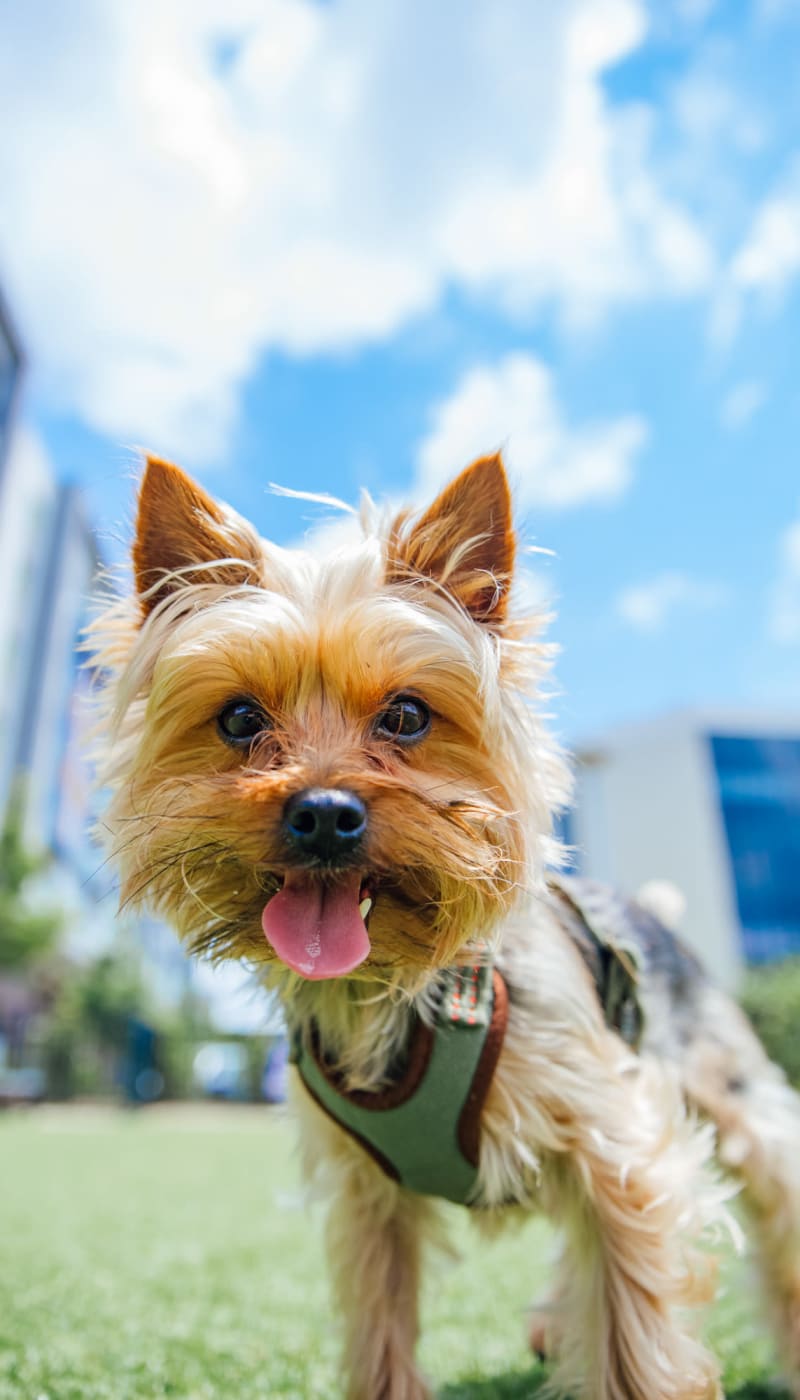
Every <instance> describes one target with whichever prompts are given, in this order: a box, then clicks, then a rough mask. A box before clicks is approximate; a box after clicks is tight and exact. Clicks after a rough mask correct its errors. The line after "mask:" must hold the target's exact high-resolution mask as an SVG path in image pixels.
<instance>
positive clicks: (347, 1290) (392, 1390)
mask: <svg viewBox="0 0 800 1400" xmlns="http://www.w3.org/2000/svg"><path fill="white" fill-rule="evenodd" d="M304 1099H305V1103H303V1104H302V1105H301V1104H298V1108H300V1109H301V1120H302V1128H303V1146H304V1157H305V1160H306V1165H307V1166H309V1167H310V1168H311V1170H310V1173H309V1174H310V1175H317V1174H318V1173H316V1172H315V1171H314V1167H315V1166H317V1165H318V1164H319V1162H320V1160H321V1161H322V1163H323V1168H324V1172H325V1184H326V1187H327V1189H328V1190H329V1191H330V1192H331V1194H332V1200H331V1206H330V1212H329V1215H328V1227H327V1247H328V1257H329V1264H330V1272H331V1278H332V1283H333V1294H334V1300H335V1303H336V1306H337V1311H338V1312H339V1313H340V1315H341V1316H342V1317H343V1319H344V1327H345V1370H346V1373H347V1382H348V1385H347V1392H346V1393H347V1396H348V1400H428V1397H429V1396H430V1391H429V1389H428V1387H427V1385H426V1383H425V1381H424V1379H423V1377H422V1375H421V1373H420V1372H419V1371H418V1369H417V1367H416V1364H415V1360H414V1350H415V1346H416V1341H417V1335H418V1332H419V1322H418V1307H417V1294H418V1288H419V1274H420V1262H421V1253H422V1246H423V1243H424V1242H427V1239H430V1238H432V1237H435V1235H436V1234H437V1217H436V1211H435V1207H434V1205H433V1204H432V1202H430V1201H428V1200H426V1199H425V1198H424V1197H421V1196H415V1195H413V1194H412V1193H411V1192H409V1191H404V1190H403V1189H402V1187H400V1186H398V1185H397V1184H396V1183H395V1182H393V1181H391V1180H390V1179H389V1178H388V1177H387V1176H386V1175H385V1174H384V1172H383V1171H382V1170H381V1168H380V1167H378V1166H377V1165H376V1164H375V1163H374V1162H373V1161H372V1159H371V1158H370V1157H369V1156H368V1154H367V1153H366V1151H365V1150H364V1149H363V1148H362V1147H360V1146H359V1145H358V1143H356V1142H355V1141H354V1140H353V1139H352V1138H351V1137H349V1136H348V1135H347V1133H345V1132H343V1131H342V1129H341V1128H339V1127H337V1126H335V1125H334V1124H333V1123H331V1121H330V1119H328V1118H327V1117H326V1115H325V1114H324V1113H322V1112H321V1110H320V1109H319V1108H317V1106H316V1105H315V1104H314V1103H313V1102H312V1101H311V1100H310V1099H309V1098H308V1096H307V1095H304ZM309 1130H310V1132H311V1136H309Z"/></svg>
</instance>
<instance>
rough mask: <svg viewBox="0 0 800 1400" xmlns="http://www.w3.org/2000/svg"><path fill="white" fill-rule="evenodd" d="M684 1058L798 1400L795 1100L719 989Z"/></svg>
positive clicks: (799, 1170)
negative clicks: (739, 1209) (746, 1230)
mask: <svg viewBox="0 0 800 1400" xmlns="http://www.w3.org/2000/svg"><path fill="white" fill-rule="evenodd" d="M703 1012H704V1014H703V1019H702V1022H701V1024H700V1027H699V1029H698V1033H697V1034H696V1035H695V1037H694V1038H693V1039H692V1041H691V1043H690V1045H689V1046H688V1048H687V1051H686V1058H685V1065H684V1073H685V1078H686V1089H687V1093H688V1095H689V1097H690V1098H691V1099H693V1100H694V1102H695V1103H696V1104H697V1105H698V1107H700V1108H701V1109H702V1111H703V1112H704V1113H705V1114H707V1115H708V1117H709V1118H712V1119H713V1120H714V1123H715V1125H716V1128H717V1133H718V1137H719V1155H720V1160H721V1161H722V1162H723V1164H724V1165H725V1166H727V1167H728V1168H730V1170H731V1171H733V1172H734V1173H735V1175H736V1176H738V1178H739V1179H740V1181H741V1183H742V1186H743V1199H744V1202H745V1205H746V1206H747V1208H748V1211H749V1214H750V1216H751V1218H752V1221H753V1225H754V1234H755V1238H756V1241H757V1246H758V1251H759V1258H760V1264H761V1270H762V1274H763V1278H764V1284H765V1290H766V1293H767V1297H768V1299H769V1301H770V1303H771V1308H772V1314H773V1319H774V1324H775V1330H776V1333H777V1337H778V1342H779V1344H780V1346H781V1350H782V1352H783V1356H784V1360H785V1364H786V1365H787V1367H788V1368H789V1369H790V1372H791V1375H792V1379H793V1381H794V1385H795V1393H796V1394H798V1395H800V1097H798V1095H797V1094H796V1093H794V1091H793V1090H792V1089H790V1088H789V1086H788V1084H787V1083H786V1079H785V1077H784V1075H783V1072H782V1071H781V1070H780V1069H778V1068H777V1066H776V1065H773V1064H772V1063H771V1062H770V1060H769V1059H768V1058H767V1055H766V1053H765V1051H764V1049H763V1046H762V1045H761V1043H760V1042H759V1040H758V1039H757V1038H756V1036H755V1034H754V1033H753V1030H752V1028H751V1027H750V1024H749V1022H748V1021H747V1020H746V1019H745V1017H744V1016H743V1015H742V1013H741V1012H740V1010H739V1008H738V1007H736V1006H734V1005H733V1003H731V1002H730V1001H729V1000H728V998H727V997H725V996H723V994H722V993H721V992H718V991H716V989H712V990H709V991H708V993H707V994H706V996H705V998H704V1006H703Z"/></svg>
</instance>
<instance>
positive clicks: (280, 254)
mask: <svg viewBox="0 0 800 1400" xmlns="http://www.w3.org/2000/svg"><path fill="white" fill-rule="evenodd" d="M644 13H645V10H644V5H643V3H642V0H591V3H590V2H589V0H562V3H561V4H560V5H547V4H544V3H540V4H530V3H528V0H509V3H507V4H504V5H497V4H496V3H494V0H468V3H467V4H466V5H465V4H463V3H459V4H456V3H455V0H442V3H441V4H438V5H427V4H424V3H423V0H387V3H384V4H381V5H375V4H373V3H371V2H370V0H338V3H337V4H330V5H320V4H315V3H311V0H224V3H223V0H141V3H139V4H136V5H123V4H116V5H105V6H97V5H95V4H93V3H91V2H90V0H76V3H75V4H73V5H70V6H68V7H66V6H63V5H60V4H58V3H57V0H37V3H36V4H34V5H31V6H17V7H15V8H14V9H13V10H12V12H11V14H10V16H9V17H8V20H7V24H6V28H5V31H4V43H3V46H2V52H0V89H1V90H2V92H3V99H4V106H5V108H6V110H7V111H8V112H13V114H14V115H13V121H8V122H6V124H5V127H4V131H5V141H4V143H3V147H2V150H0V188H1V189H2V191H3V199H2V223H1V224H0V253H2V257H3V261H4V267H5V272H6V277H7V280H8V283H9V287H10V290H11V292H12V294H13V296H14V299H15V304H16V306H17V309H18V316H19V319H20V321H21V323H22V324H24V326H25V328H26V335H27V339H28V341H29V345H30V349H31V352H32V359H33V361H34V363H35V364H36V366H37V369H38V371H39V372H40V373H42V374H43V376H44V378H45V381H46V385H47V389H48V391H49V393H50V394H51V395H52V396H55V397H56V398H57V399H58V400H59V401H60V403H61V404H62V405H64V406H66V407H67V408H68V409H70V410H71V411H74V412H76V413H78V414H79V415H80V416H81V417H82V418H83V419H84V420H85V421H86V422H87V423H89V424H90V425H91V426H92V427H94V428H96V429H99V430H101V431H103V432H106V433H109V434H111V435H113V436H115V437H122V438H124V439H126V440H129V441H130V440H133V441H146V442H148V443H150V444H152V445H154V446H158V447H159V449H160V450H162V451H164V452H168V453H175V454H177V455H182V454H188V455H189V456H190V457H191V458H193V459H194V460H195V461H196V462H199V461H201V460H209V461H213V460H214V459H216V458H218V457H219V456H220V455H221V454H223V453H224V450H225V447H226V445H227V442H228V439H229V436H230V431H231V427H232V424H233V423H234V421H235V417H236V413H237V410H238V397H239V391H240V389H241V386H242V384H243V382H244V380H245V379H246V377H247V375H248V374H249V373H250V372H251V370H252V368H253V366H254V364H255V362H256V360H257V357H258V356H259V355H260V354H261V353H262V352H263V351H264V350H265V349H268V348H269V347H278V348H281V349H284V350H288V351H290V352H298V353H307V352H312V351H313V352H317V351H325V350H331V349H338V348H341V347H348V346H355V345H361V344H364V343H367V342H369V341H372V340H377V339H381V338H385V337H387V336H389V335H391V334H392V333H393V332H395V331H396V330H397V329H398V328H399V327H400V326H402V325H403V324H405V323H407V322H408V320H409V318H411V317H413V316H414V315H416V314H418V313H421V312H424V311H426V310H429V309H430V308H432V307H435V305H436V304H437V301H438V299H439V297H440V296H441V295H442V293H443V291H444V290H445V288H447V287H448V286H451V285H453V284H457V285H459V286H461V287H462V288H463V289H465V290H467V291H468V292H470V293H472V294H477V295H481V296H483V297H486V298H491V299H493V300H494V301H495V302H496V303H497V304H500V305H502V306H505V307H510V308H512V309H514V310H515V311H519V310H523V311H525V312H529V311H530V310H531V309H532V308H535V307H536V306H537V305H538V304H539V303H540V302H541V301H542V300H543V299H547V300H549V301H551V302H552V303H553V304H554V305H555V306H556V308H557V309H558V310H559V312H561V313H562V314H563V315H565V316H566V317H568V318H569V319H570V320H571V321H576V320H581V319H584V320H585V319H587V318H596V317H597V316H599V315H601V314H602V312H603V311H604V310H605V309H606V308H608V307H609V306H610V305H613V304H615V303H617V302H619V301H625V300H630V299H632V298H636V297H643V296H646V295H662V294H664V295H669V294H677V293H685V292H691V291H693V290H696V289H697V288H698V287H700V286H702V285H703V284H704V283H705V282H706V280H707V279H708V276H709V272H710V266H711V255H710V253H709V250H708V248H707V246H706V244H705V242H704V240H703V238H702V236H701V235H700V233H699V232H698V230H697V228H696V227H695V225H694V223H693V222H692V220H691V219H690V218H689V216H688V215H687V214H686V213H685V212H684V211H682V210H681V209H680V208H678V207H676V206H675V205H674V204H672V203H670V201H669V200H668V199H667V198H666V197H665V195H664V193H663V192H662V191H661V189H660V188H659V186H658V185H657V183H656V181H655V179H654V177H653V175H652V164H653V163H652V161H651V159H650V134H649V129H648V126H647V123H646V121H642V120H641V118H640V115H637V114H635V113H633V112H631V111H627V110H625V109H621V110H619V111H615V110H612V108H611V106H610V104H609V101H608V99H607V97H606V95H605V92H604V89H603V86H602V78H603V74H604V70H605V69H606V68H607V67H608V66H609V65H610V64H612V63H615V62H617V61H618V60H620V59H622V58H624V57H625V56H626V55H627V54H629V53H631V52H632V51H633V50H634V49H635V48H636V47H637V45H639V44H640V43H641V42H642V39H643V35H644V25H645V20H644ZM44 33H46V34H47V43H43V42H42V35H43V34H44Z"/></svg>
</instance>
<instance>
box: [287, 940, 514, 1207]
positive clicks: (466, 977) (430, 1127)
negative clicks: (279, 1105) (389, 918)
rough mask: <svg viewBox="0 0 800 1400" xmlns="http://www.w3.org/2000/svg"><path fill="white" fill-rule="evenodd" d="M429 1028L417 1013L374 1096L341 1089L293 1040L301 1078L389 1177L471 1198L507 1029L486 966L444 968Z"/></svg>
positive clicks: (502, 996) (498, 981) (314, 1051)
mask: <svg viewBox="0 0 800 1400" xmlns="http://www.w3.org/2000/svg"><path fill="white" fill-rule="evenodd" d="M439 985H440V991H441V996H440V1004H439V1011H438V1015H437V1017H436V1022H435V1026H434V1027H430V1026H427V1025H426V1024H425V1023H424V1022H423V1021H422V1020H420V1018H419V1017H416V1018H415V1024H414V1028H413V1030H412V1033H411V1039H410V1042H409V1046H408V1051H407V1055H406V1062H405V1066H404V1068H403V1071H402V1074H401V1075H400V1077H399V1079H397V1080H396V1081H395V1082H393V1083H392V1084H391V1085H390V1086H389V1087H388V1088H386V1089H384V1090H381V1091H380V1092H378V1093H369V1092H367V1091H363V1090H346V1089H344V1088H343V1087H342V1085H341V1082H340V1081H339V1079H338V1077H337V1076H336V1075H335V1074H334V1073H333V1071H332V1070H331V1069H330V1068H329V1067H328V1066H326V1064H325V1062H324V1060H323V1058H322V1056H321V1054H320V1049H319V1044H318V1041H317V1038H316V1037H315V1036H312V1037H311V1038H310V1040H309V1041H308V1043H306V1042H301V1043H300V1044H298V1045H297V1046H296V1049H295V1054H294V1059H295V1063H296V1065H297V1068H298V1070H299V1072H300V1076H301V1078H302V1080H303V1083H304V1085H305V1087H306V1089H307V1090H308V1092H309V1093H310V1094H311V1096H312V1098H313V1099H315V1100H316V1102H317V1103H318V1104H319V1106H320V1108H322V1109H323V1110H324V1111H325V1112H326V1113H327V1114H328V1115H329V1117H331V1118H333V1119H334V1121H335V1122H337V1123H338V1124H339V1126H340V1127H342V1128H344V1129H345V1130H346V1131H347V1132H349V1133H350V1135H351V1136H352V1137H354V1138H355V1139H356V1140H357V1141H358V1142H359V1143H360V1144H361V1146H362V1147H363V1148H364V1149H365V1151H367V1152H368V1153H369V1154H370V1156H371V1157H372V1158H373V1160H374V1161H376V1162H377V1163H378V1165H379V1166H380V1167H381V1168H382V1170H383V1171H384V1172H385V1173H386V1175H387V1176H389V1177H391V1178H392V1179H393V1180H394V1181H397V1182H399V1183H400V1184H401V1185H403V1186H405V1187H407V1188H408V1189H409V1190H412V1191H417V1192H420V1193H421V1194H423V1195H426V1196H441V1197H444V1199H445V1200H449V1201H455V1202H456V1203H457V1204H459V1205H466V1204H468V1203H469V1201H470V1199H471V1197H472V1196H473V1195H474V1192H475V1188H476V1186H477V1177H478V1155H479V1148H480V1119H481V1112H482V1109H483V1105H484V1102H485V1100H486V1095H487V1093H488V1091H489V1086H490V1084H491V1082H492V1076H493V1074H494V1070H495V1066H496V1064H497V1060H498V1057H499V1055H500V1050H501V1047H502V1044H503V1037H504V1035H505V1029H506V1022H507V1019H508V993H507V990H506V985H505V982H504V981H503V979H502V977H501V976H500V973H499V972H498V971H497V970H496V969H495V968H492V967H490V966H488V967H487V966H483V965H480V964H476V965H475V966H470V967H458V968H448V969H447V970H446V971H445V973H444V974H443V976H442V978H441V979H440V984H439Z"/></svg>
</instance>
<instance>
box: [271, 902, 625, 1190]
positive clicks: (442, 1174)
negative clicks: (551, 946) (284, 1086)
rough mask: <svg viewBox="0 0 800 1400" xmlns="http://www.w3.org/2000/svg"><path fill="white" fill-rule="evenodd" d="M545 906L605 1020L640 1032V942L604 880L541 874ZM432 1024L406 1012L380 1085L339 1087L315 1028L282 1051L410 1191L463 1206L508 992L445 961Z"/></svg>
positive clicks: (475, 969) (492, 975)
mask: <svg viewBox="0 0 800 1400" xmlns="http://www.w3.org/2000/svg"><path fill="white" fill-rule="evenodd" d="M548 883H549V886H550V904H551V912H552V913H553V914H554V915H555V917H556V918H557V919H558V922H559V923H560V925H561V927H562V929H563V930H564V932H566V933H567V934H568V935H569V937H570V938H571V939H572V941H573V943H574V944H575V946H576V947H577V948H578V951H579V952H580V954H581V956H582V957H583V959H584V962H585V963H586V965H587V968H588V970H589V972H590V974H591V976H592V978H593V980H594V983H595V986H596V988H597V994H598V997H599V999H600V1002H601V1005H602V1007H603V1012H604V1015H605V1019H606V1023H607V1024H608V1025H609V1026H610V1027H611V1028H612V1029H613V1030H615V1031H617V1033H618V1034H619V1035H621V1036H622V1038H623V1039H624V1040H625V1041H627V1042H628V1043H629V1044H631V1045H633V1046H634V1047H635V1046H637V1045H638V1043H639V1040H640V1039H641V1035H642V1030H643V1019H642V1011H641V1006H640V1002H639V997H638V980H639V969H640V949H639V947H638V946H637V939H636V930H635V928H634V927H633V926H632V925H631V922H630V918H629V916H628V915H627V913H626V912H625V909H624V906H622V905H621V904H620V903H619V902H618V901H616V900H615V899H614V897H613V895H612V893H611V892H610V891H608V890H606V889H605V888H604V887H603V886H600V885H595V884H594V883H592V882H590V881H585V880H578V879H575V878H569V877H563V876H558V877H555V876H554V877H552V879H550V880H549V882H548ZM437 985H438V989H439V1002H438V1007H437V1011H436V1015H435V1018H434V1019H433V1023H432V1025H430V1026H429V1025H426V1024H425V1023H424V1022H423V1021H422V1020H421V1019H420V1017H419V1016H418V1015H416V1013H415V1016H414V1022H413V1027H412V1031H411V1036H410V1040H409V1045H408V1049H407V1052H406V1055H405V1058H404V1061H403V1063H402V1065H400V1066H398V1067H397V1070H396V1072H395V1073H393V1075H392V1082H391V1084H390V1086H389V1087H388V1088H386V1089H383V1090H380V1091H378V1092H376V1093H372V1092H368V1091H359V1090H346V1089H345V1088H344V1087H343V1086H342V1084H341V1082H340V1081H339V1079H338V1078H337V1076H336V1074H335V1073H334V1071H333V1070H331V1069H330V1068H329V1067H328V1066H326V1064H325V1062H324V1060H323V1058H322V1056H321V1054H320V1051H319V1046H318V1044H317V1042H316V1039H315V1036H314V1035H313V1034H312V1035H311V1036H310V1037H303V1036H301V1035H299V1034H297V1033H296V1034H295V1036H294V1040H293V1049H292V1054H291V1059H292V1061H293V1062H294V1064H295V1065H296V1067H297V1069H298V1071H299V1073H300V1077H301V1079H302V1080H303V1083H304V1085H305V1087H306V1089H307V1090H308V1092H309V1093H310V1094H311V1096H312V1098H314V1099H315V1100H316V1102H317V1103H318V1104H319V1106H320V1108H322V1109H324V1111H325V1112H326V1113H327V1114H328V1115H329V1117H331V1118H333V1119H334V1121H335V1122H336V1123H338V1124H339V1126H340V1127H342V1128H344V1129H345V1130H346V1131H347V1132H348V1133H350V1135H351V1136H352V1137H354V1138H356V1140H357V1141H358V1142H360V1143H361V1146H362V1147H363V1148H364V1149H365V1151H367V1152H368V1153H369V1154H370V1156H371V1157H372V1158H373V1159H374V1160H375V1161H376V1162H377V1163H378V1165H379V1166H380V1167H381V1168H382V1169H383V1171H384V1172H385V1173H386V1175H387V1176H389V1177H391V1178H392V1179H393V1180H394V1181H397V1182H399V1183H400V1184H401V1185H402V1186H405V1187H407V1188H408V1189H409V1190H411V1191H417V1192H419V1193H421V1194H422V1195H426V1196H440V1197H443V1198H444V1199H445V1200H448V1201H455V1202H456V1203H457V1204H458V1205H470V1204H471V1203H472V1202H473V1200H474V1198H475V1196H476V1194H477V1187H478V1157H479V1149H480V1119H481V1112H482V1110H483V1105H484V1102H485V1100H486V1095H487V1094H488V1092H489V1087H490V1085H491V1082H492V1076H493V1074H494V1071H495V1067H496V1065H497V1060H498V1058H499V1055H500V1050H501V1048H502V1044H503V1036H504V1034H505V1028H506V1021H507V1015H508V991H507V988H506V984H505V982H504V980H503V978H502V977H501V975H500V973H499V972H498V970H497V969H496V968H494V967H492V966H491V965H487V964H484V963H480V962H476V963H475V964H474V965H471V966H466V967H450V968H446V969H444V970H443V971H442V972H441V973H440V974H439V978H438V984H437Z"/></svg>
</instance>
